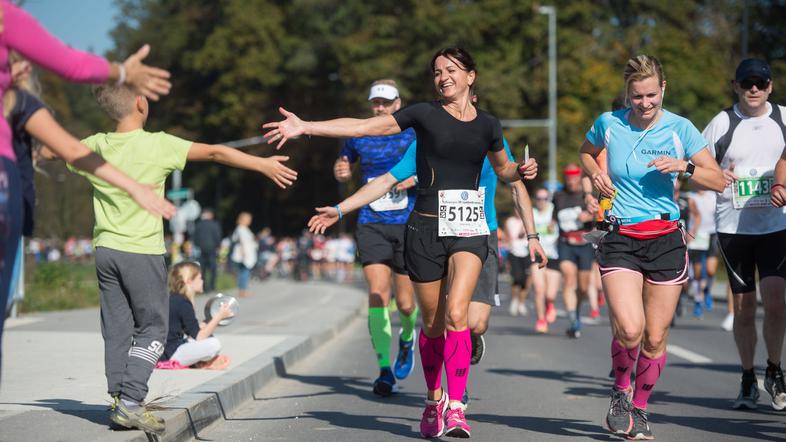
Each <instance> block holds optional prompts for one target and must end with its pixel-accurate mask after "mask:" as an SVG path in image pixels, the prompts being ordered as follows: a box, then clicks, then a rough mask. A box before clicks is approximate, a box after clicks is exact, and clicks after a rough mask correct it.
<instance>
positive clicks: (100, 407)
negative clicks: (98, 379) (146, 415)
mask: <svg viewBox="0 0 786 442" xmlns="http://www.w3.org/2000/svg"><path fill="white" fill-rule="evenodd" d="M0 405H25V406H30V407H40V408H49V409H51V410H53V411H57V412H58V413H62V414H66V415H69V416H75V417H78V418H82V419H84V420H86V421H89V422H93V423H95V424H99V425H103V426H107V427H108V426H109V425H110V423H111V421H110V420H109V411H108V410H109V402H107V403H106V404H86V403H84V402H81V401H75V400H73V399H41V400H40V401H35V402H26V403H22V402H2V403H0Z"/></svg>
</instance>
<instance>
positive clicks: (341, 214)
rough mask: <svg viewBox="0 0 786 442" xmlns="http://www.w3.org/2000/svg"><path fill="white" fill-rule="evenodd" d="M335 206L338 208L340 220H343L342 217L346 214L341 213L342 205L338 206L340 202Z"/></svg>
mask: <svg viewBox="0 0 786 442" xmlns="http://www.w3.org/2000/svg"><path fill="white" fill-rule="evenodd" d="M333 207H335V208H336V210H338V220H339V221H341V218H343V217H344V214H343V213H341V207H338V204H336V205H335V206H333Z"/></svg>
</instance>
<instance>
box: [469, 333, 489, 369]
mask: <svg viewBox="0 0 786 442" xmlns="http://www.w3.org/2000/svg"><path fill="white" fill-rule="evenodd" d="M477 339H478V341H480V356H478V357H475V348H476V347H475V346H474V345H473V346H472V354H471V356H472V357H471V358H470V360H469V365H477V364H479V363H480V361H482V360H483V356H485V355H486V339H485V338H484V337H483V335H480V336H478V338H477Z"/></svg>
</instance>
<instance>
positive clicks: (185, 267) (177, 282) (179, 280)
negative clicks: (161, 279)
mask: <svg viewBox="0 0 786 442" xmlns="http://www.w3.org/2000/svg"><path fill="white" fill-rule="evenodd" d="M201 272H202V269H201V268H200V267H199V264H197V263H195V262H191V261H183V262H179V263H177V264H175V265H173V266H172V270H170V271H169V278H168V281H167V286H168V287H169V292H170V293H177V294H178V295H180V296H183V297H185V298H186V299H188V300H189V301H191V303H193V302H194V293H193V292H192V291H191V290H189V288H188V285H187V284H186V281H191V280H193V279H194V278H195V277H196V276H197V275H199V274H200V273H201Z"/></svg>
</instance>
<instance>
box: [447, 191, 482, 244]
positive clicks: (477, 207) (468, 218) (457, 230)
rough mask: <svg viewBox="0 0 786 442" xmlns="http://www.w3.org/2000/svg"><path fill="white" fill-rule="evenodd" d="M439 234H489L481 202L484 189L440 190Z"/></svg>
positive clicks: (462, 235)
mask: <svg viewBox="0 0 786 442" xmlns="http://www.w3.org/2000/svg"><path fill="white" fill-rule="evenodd" d="M438 195H439V236H460V237H468V236H480V235H488V234H489V226H488V224H486V213H485V212H484V210H483V204H484V202H485V199H486V190H485V189H484V188H482V187H481V188H480V189H478V190H463V189H452V190H440V191H439V194H438Z"/></svg>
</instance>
